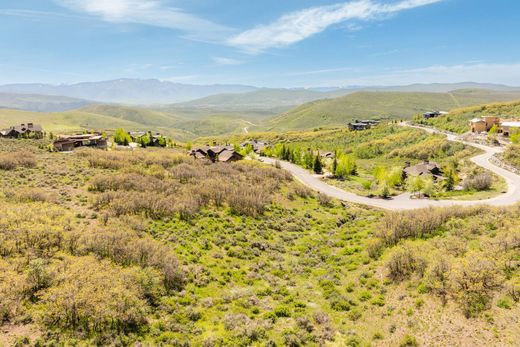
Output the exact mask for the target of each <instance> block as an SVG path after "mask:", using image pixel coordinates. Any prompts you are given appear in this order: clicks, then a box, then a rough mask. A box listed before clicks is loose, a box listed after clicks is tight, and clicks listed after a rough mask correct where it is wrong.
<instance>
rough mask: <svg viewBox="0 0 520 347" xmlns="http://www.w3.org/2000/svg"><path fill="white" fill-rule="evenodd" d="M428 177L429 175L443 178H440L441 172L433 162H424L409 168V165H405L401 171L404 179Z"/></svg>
mask: <svg viewBox="0 0 520 347" xmlns="http://www.w3.org/2000/svg"><path fill="white" fill-rule="evenodd" d="M428 175H431V176H433V177H434V178H440V179H442V178H444V177H442V170H441V168H440V166H439V164H437V163H435V162H429V161H424V162H422V163H420V164H417V165H414V166H410V164H409V163H407V166H406V167H405V168H404V170H403V177H404V178H407V177H417V176H428Z"/></svg>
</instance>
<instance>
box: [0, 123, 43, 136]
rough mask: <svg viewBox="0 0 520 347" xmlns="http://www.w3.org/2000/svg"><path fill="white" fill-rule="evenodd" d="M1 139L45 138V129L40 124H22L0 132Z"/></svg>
mask: <svg viewBox="0 0 520 347" xmlns="http://www.w3.org/2000/svg"><path fill="white" fill-rule="evenodd" d="M0 137H6V138H36V139H41V138H43V128H42V127H41V125H39V124H34V123H27V124H25V123H22V124H20V125H14V126H11V127H9V128H7V129H3V130H0Z"/></svg>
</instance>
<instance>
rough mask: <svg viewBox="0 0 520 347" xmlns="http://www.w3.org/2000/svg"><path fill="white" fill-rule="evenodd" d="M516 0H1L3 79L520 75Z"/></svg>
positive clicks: (271, 83)
mask: <svg viewBox="0 0 520 347" xmlns="http://www.w3.org/2000/svg"><path fill="white" fill-rule="evenodd" d="M519 13H520V1H516V0H493V1H490V0H352V1H341V0H313V1H311V0H0V28H1V30H0V84H7V83H52V84H61V83H77V82H84V81H101V80H110V79H118V78H143V79H146V78H155V79H160V80H165V81H173V82H179V83H188V84H246V85H254V86H259V87H287V88H301V87H303V88H307V87H333V86H341V87H344V86H361V85H362V86H369V85H370V86H384V85H407V84H412V83H434V82H437V83H455V82H465V81H473V82H487V83H502V84H508V85H514V86H518V85H520V44H519V43H520V20H518V14H519Z"/></svg>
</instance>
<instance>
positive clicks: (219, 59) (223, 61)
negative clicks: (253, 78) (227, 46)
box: [212, 57, 243, 65]
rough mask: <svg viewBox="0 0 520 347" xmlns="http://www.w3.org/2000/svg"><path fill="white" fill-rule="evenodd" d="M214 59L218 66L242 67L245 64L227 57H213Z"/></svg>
mask: <svg viewBox="0 0 520 347" xmlns="http://www.w3.org/2000/svg"><path fill="white" fill-rule="evenodd" d="M212 59H213V61H214V62H215V63H216V64H218V65H240V64H242V63H243V62H242V61H240V60H237V59H232V58H225V57H213V58H212Z"/></svg>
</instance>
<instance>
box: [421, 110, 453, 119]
mask: <svg viewBox="0 0 520 347" xmlns="http://www.w3.org/2000/svg"><path fill="white" fill-rule="evenodd" d="M446 114H448V112H444V111H432V112H426V113H423V118H424V119H431V118H437V117H439V116H443V115H446Z"/></svg>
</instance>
